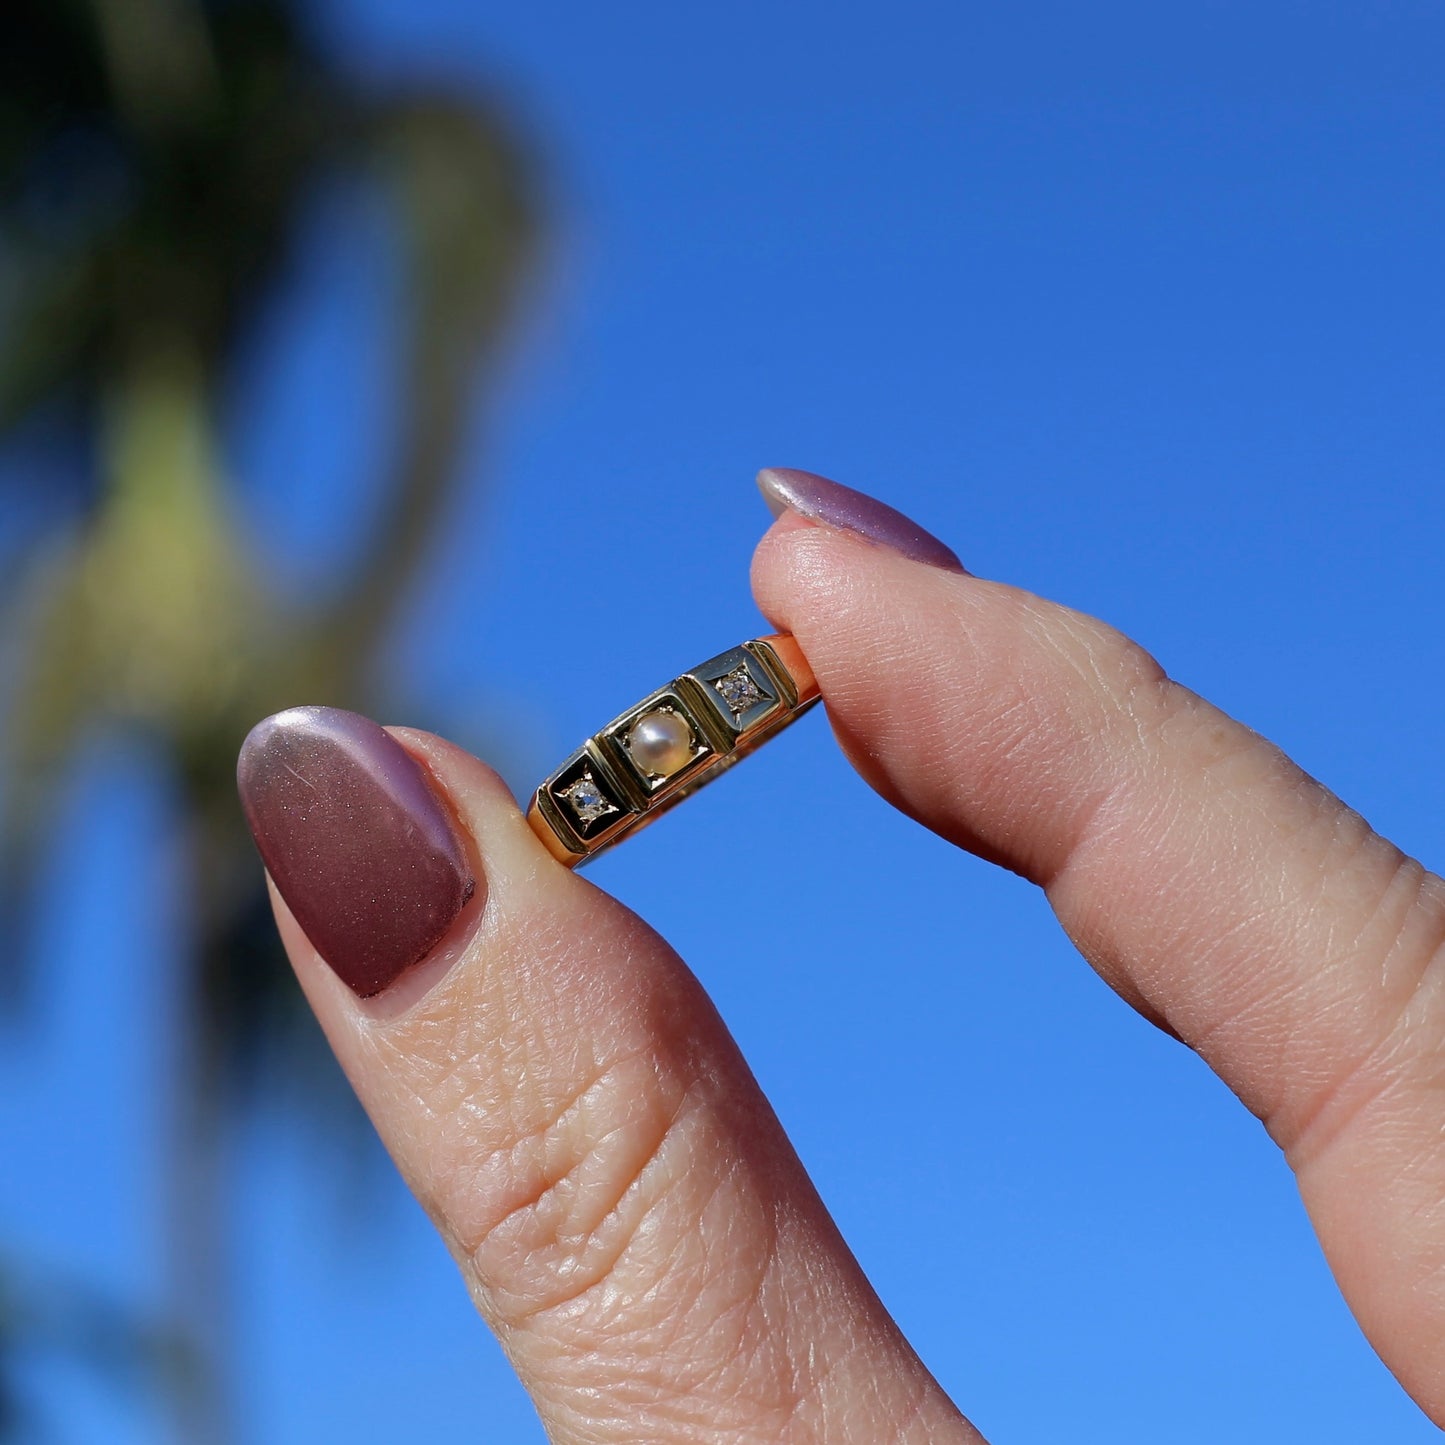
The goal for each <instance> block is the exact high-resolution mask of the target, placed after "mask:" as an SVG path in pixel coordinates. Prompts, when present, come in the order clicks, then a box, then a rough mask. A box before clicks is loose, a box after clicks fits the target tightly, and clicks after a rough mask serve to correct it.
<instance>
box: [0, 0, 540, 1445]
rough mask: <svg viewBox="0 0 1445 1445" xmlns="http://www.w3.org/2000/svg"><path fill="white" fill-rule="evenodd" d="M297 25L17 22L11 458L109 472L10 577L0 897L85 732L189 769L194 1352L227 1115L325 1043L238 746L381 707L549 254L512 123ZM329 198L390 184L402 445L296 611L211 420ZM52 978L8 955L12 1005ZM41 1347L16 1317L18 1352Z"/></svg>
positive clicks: (6, 1331)
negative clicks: (29, 453)
mask: <svg viewBox="0 0 1445 1445" xmlns="http://www.w3.org/2000/svg"><path fill="white" fill-rule="evenodd" d="M304 21H305V17H304V15H303V14H302V13H301V8H300V5H299V4H298V3H294V0H210V3H195V0H7V3H6V6H5V9H4V13H3V18H0V435H4V433H5V432H6V431H11V432H13V430H14V429H15V428H16V427H18V426H20V425H21V424H23V423H24V422H25V421H26V420H27V419H28V418H31V417H33V416H34V415H36V414H37V413H41V414H44V415H46V416H47V417H49V418H51V419H52V420H53V419H55V418H57V417H58V418H61V419H62V421H63V429H64V430H65V431H66V432H67V433H68V435H69V436H70V438H72V439H73V438H76V437H78V438H80V439H81V440H82V442H83V445H84V449H85V455H86V456H87V457H88V458H89V459H90V463H91V466H90V478H89V480H88V482H87V484H86V485H85V486H84V487H82V488H81V489H80V494H81V495H82V496H83V497H84V507H83V511H84V515H83V516H82V517H80V518H79V519H77V520H76V521H75V522H74V524H73V525H67V526H66V527H64V528H62V529H60V530H58V532H57V533H56V534H55V535H53V536H51V537H49V538H47V539H46V545H45V546H44V547H43V548H39V549H37V550H36V553H35V555H34V556H33V557H32V558H31V560H30V564H29V565H27V566H25V567H23V568H21V569H20V570H19V571H18V572H17V573H16V574H15V575H12V576H10V577H7V578H0V605H3V607H4V609H5V618H6V621H7V623H8V627H9V631H10V633H11V635H12V636H14V637H16V638H18V640H19V659H20V660H19V665H18V675H17V679H16V681H17V686H16V687H15V688H14V689H13V692H12V696H11V699H10V703H9V705H8V707H7V708H6V711H5V715H4V716H3V718H0V729H3V731H0V739H3V744H4V747H5V750H6V751H5V755H4V761H5V765H6V769H7V774H8V778H7V786H6V789H5V795H4V797H5V811H4V814H3V817H0V849H3V856H0V862H3V865H4V866H3V869H0V878H3V879H4V881H5V885H6V887H7V888H8V889H9V890H10V892H11V895H12V896H11V901H12V902H16V901H17V900H23V898H24V897H25V894H26V891H27V887H28V875H29V873H30V871H31V869H32V866H33V860H34V859H35V858H36V856H37V854H38V853H39V852H40V851H41V849H42V847H43V842H44V837H43V834H44V824H45V820H46V819H47V817H49V816H51V814H52V812H53V809H54V802H55V799H56V794H57V790H58V788H59V787H60V786H61V785H62V783H63V782H64V780H65V778H66V776H67V774H68V771H69V769H70V766H71V763H72V760H73V758H74V756H75V753H76V749H77V747H78V746H79V745H80V744H81V742H82V741H83V740H84V739H85V738H86V736H87V735H88V734H89V733H90V732H91V731H93V730H94V729H96V728H97V727H106V726H125V727H129V728H134V729H139V730H141V731H143V733H144V734H146V735H147V736H149V737H151V738H153V739H154V740H156V741H157V742H158V743H159V745H160V746H161V747H162V748H163V749H164V750H165V752H166V755H167V756H169V757H170V758H171V759H172V760H173V763H174V768H175V774H176V779H177V784H178V790H179V793H180V796H181V799H182V808H183V814H184V816H183V817H182V819H181V822H180V826H181V828H182V829H183V836H184V837H185V838H186V839H187V843H188V847H187V853H188V865H189V867H190V869H191V870H192V877H191V878H190V880H189V888H188V893H189V896H190V897H191V899H192V900H193V901H194V913H195V916H194V920H193V936H192V937H191V938H189V939H188V940H186V947H185V948H184V950H183V952H184V956H185V957H186V958H187V959H188V964H189V966H188V969H187V971H186V975H185V977H184V978H182V979H179V980H178V981H177V987H178V989H179V990H180V992H181V994H182V995H183V998H182V1002H183V1005H184V1007H183V1010H182V1015H183V1017H184V1019H185V1027H186V1029H187V1036H186V1038H185V1040H184V1048H182V1049H181V1050H179V1051H178V1056H179V1057H180V1058H181V1059H182V1060H183V1064H182V1067H183V1068H184V1069H185V1070H186V1073H187V1077H186V1078H184V1079H182V1080H179V1081H177V1087H176V1093H175V1096H176V1098H177V1099H178V1100H180V1101H182V1107H181V1108H180V1110H179V1111H178V1117H177V1119H176V1120H174V1121H171V1122H172V1127H173V1131H174V1147H173V1178H172V1180H171V1181H170V1184H171V1190H170V1193H171V1196H172V1197H171V1207H172V1209H173V1212H174V1219H173V1221H172V1224H173V1228H172V1230H171V1239H172V1246H171V1247H172V1249H173V1250H174V1252H175V1255H176V1257H175V1259H174V1260H173V1272H174V1275H175V1280H174V1293H175V1295H176V1309H177V1316H178V1318H177V1320H176V1321H175V1322H174V1324H175V1326H176V1327H177V1328H178V1329H183V1330H184V1329H189V1330H190V1331H191V1333H192V1334H195V1335H204V1334H205V1333H206V1332H207V1331H208V1330H210V1331H211V1332H212V1333H214V1329H215V1327H214V1325H213V1324H211V1323H209V1321H211V1320H213V1318H215V1317H217V1316H223V1315H224V1309H223V1308H222V1306H221V1304H220V1302H218V1299H217V1296H218V1295H223V1294H224V1290H225V1281H224V1278H223V1264H222V1263H220V1262H218V1261H219V1260H221V1259H222V1258H223V1256H224V1253H225V1246H224V1215H223V1206H222V1204H221V1200H222V1199H223V1197H224V1192H223V1188H222V1182H221V1180H220V1179H219V1177H218V1175H219V1173H220V1171H221V1170H222V1168H223V1164H222V1162H221V1161H222V1158H223V1151H222V1150H221V1148H220V1145H219V1143H218V1140H219V1139H220V1138H221V1137H223V1135H224V1126H225V1123H226V1119H227V1115H228V1111H229V1110H230V1109H232V1108H233V1107H234V1106H235V1105H236V1104H237V1103H238V1102H241V1101H243V1100H244V1098H245V1088H244V1085H245V1083H246V1081H247V1080H248V1078H249V1077H250V1068H249V1066H250V1064H251V1062H252V1061H253V1060H254V1059H255V1058H256V1057H258V1055H259V1054H260V1053H261V1052H262V1051H273V1050H274V1049H275V1048H276V1047H277V1044H276V1041H277V1040H278V1039H280V1040H281V1041H282V1047H283V1048H290V1049H292V1050H293V1052H294V1050H295V1048H296V1047H297V1046H298V1041H300V1045H299V1046H300V1047H302V1048H305V1047H308V1046H309V1045H310V1043H311V1041H312V1038H313V1035H312V1034H311V1032H310V1031H307V1030H303V1029H299V1028H297V1027H296V1026H295V1013H296V1009H297V1004H296V998H297V995H296V991H295V989H294V986H293V985H292V984H291V983H290V980H289V978H288V977H287V975H286V973H285V971H284V968H283V965H282V964H281V962H280V959H279V955H278V950H277V947H276V945H275V943H274V937H273V930H272V929H271V926H270V923H269V917H268V910H267V908H266V904H265V899H264V897H263V895H262V893H261V891H260V886H259V884H260V878H259V869H258V867H257V864H256V859H255V856H254V853H253V851H252V849H251V845H250V841H249V839H248V838H247V837H246V836H245V835H244V830H243V828H242V826H241V823H240V820H239V816H238V810H237V807H236V803H235V794H234V783H233V777H234V773H233V767H234V759H235V755H236V749H237V746H238V744H239V742H240V739H241V737H242V736H243V735H244V733H245V731H246V729H247V728H248V727H249V726H250V724H251V723H252V722H254V721H255V720H256V719H258V718H260V717H262V716H263V715H265V714H266V713H268V712H272V711H275V710H276V709H277V708H278V707H280V706H284V705H287V704H289V703H293V702H296V701H298V700H305V701H318V702H329V703H333V704H338V705H342V706H359V707H362V708H365V707H366V706H367V702H368V699H367V697H366V687H367V682H368V663H369V660H370V659H371V658H372V656H373V655H374V653H375V650H376V647H377V644H378V642H379V640H380V639H381V637H382V635H383V633H384V632H385V629H386V628H387V626H388V625H389V622H390V620H391V618H392V617H393V615H394V613H395V610H396V607H397V604H398V602H399V601H400V600H401V599H402V598H403V596H404V595H405V594H406V592H407V590H408V588H409V587H410V585H411V583H412V581H413V579H414V578H415V575H416V572H417V568H418V565H419V563H420V562H421V561H422V560H423V559H424V557H425V556H426V554H427V550H428V547H429V545H430V543H431V541H432V539H433V536H434V533H435V531H436V528H437V524H438V521H439V519H440V518H441V516H442V514H443V512H444V510H445V507H446V505H447V501H448V496H449V491H450V489H451V487H452V485H453V483H454V481H455V478H456V470H457V452H458V445H459V442H460V439H461V436H462V432H463V427H464V425H465V423H466V420H467V414H468V411H469V410H470V405H471V402H472V401H473V399H474V395H475V380H476V375H477V369H478V364H479V363H480V362H481V361H483V360H484V359H485V357H486V355H487V354H488V352H489V350H490V348H491V347H492V346H493V345H494V344H495V342H496V341H497V339H498V338H499V336H500V334H501V332H502V330H503V325H504V322H505V320H506V319H507V314H508V310H509V304H510V302H511V300H512V298H513V297H514V296H515V295H516V293H517V291H518V287H519V280H520V277H521V273H522V270H523V267H524V264H525V261H526V259H527V257H528V256H529V254H530V252H531V243H532V234H533V227H534V223H533V207H532V204H531V199H530V193H529V188H528V185H527V174H528V172H527V166H526V158H525V156H524V154H523V153H522V150H521V148H520V147H519V146H518V145H517V144H516V142H515V140H514V139H513V138H512V137H511V135H510V134H509V132H508V130H507V128H506V126H505V125H504V124H503V122H502V120H501V118H500V116H499V115H498V114H496V113H495V112H493V111H492V110H490V109H489V108H488V107H487V106H486V105H485V104H482V103H479V101H478V100H477V99H476V98H475V97H459V96H454V95H448V94H442V93H432V92H428V91H426V90H423V89H419V88H416V87H408V88H405V89H398V90H393V91H389V92H388V91H379V90H377V89H376V88H374V87H373V88H368V87H365V86H362V85H360V84H359V83H358V82H356V81H355V80H353V79H352V78H350V77H348V76H347V75H346V74H345V73H344V72H343V71H342V70H341V69H339V68H338V67H337V66H336V65H335V63H334V62H333V61H332V60H331V59H330V58H329V57H328V55H327V54H326V52H325V50H324V49H323V48H322V47H321V46H319V45H318V44H317V43H316V41H315V40H314V38H313V37H312V36H311V34H310V33H309V31H308V29H307V27H306V25H305V23H304ZM336 175H345V176H350V177H357V176H360V177H362V178H363V179H365V180H366V181H367V182H368V183H369V184H371V185H373V186H375V187H376V188H377V189H378V190H379V192H380V193H381V194H382V195H383V196H384V197H385V198H386V200H387V202H388V205H389V207H390V213H391V214H392V215H393V216H394V218H395V220H396V222H397V228H396V229H397V234H398V236H399V238H400V244H401V248H402V251H403V260H404V271H405V277H406V282H407V313H406V318H405V320H406V326H405V331H404V335H405V344H404V346H403V348H402V354H401V355H399V356H398V357H397V383H396V384H397V387H398V390H399V393H400V395H401V398H402V403H403V404H402V406H401V407H400V408H399V413H400V415H401V417H402V430H403V435H402V437H401V445H400V446H399V447H398V448H397V451H396V455H397V457H398V463H397V471H396V475H395V476H394V477H392V478H391V480H390V484H389V486H388V488H387V490H386V494H385V495H386V500H385V503H384V505H383V507H382V513H381V516H380V517H379V519H378V524H377V526H376V527H375V529H374V530H373V532H372V534H371V539H370V542H369V544H368V546H367V548H366V550H365V553H364V555H363V557H362V558H361V560H360V562H359V564H358V565H357V566H356V567H355V568H354V569H353V571H352V572H351V575H350V576H349V577H348V579H347V580H346V582H345V584H344V586H343V587H342V588H340V589H339V590H337V591H329V592H328V593H327V595H326V598H325V599H324V600H318V601H315V602H312V603H309V604H307V606H308V607H309V610H306V609H304V608H301V607H300V606H298V605H296V604H289V603H288V605H287V606H286V607H285V608H284V609H283V608H282V607H281V606H280V605H279V604H278V603H277V602H275V601H274V600H273V599H272V598H271V597H270V596H269V595H268V593H267V590H266V587H265V585H264V582H263V580H262V579H263V569H262V568H260V567H259V566H257V565H256V563H255V562H254V561H253V559H252V558H251V557H249V556H248V555H247V552H246V549H245V547H244V545H243V544H242V541H241V539H240V538H239V537H238V536H237V535H236V532H235V530H234V528H233V525H232V512H233V508H232V505H231V503H230V500H229V499H228V497H227V496H226V491H225V489H226V476H225V465H224V460H223V458H222V457H221V456H220V455H219V452H218V444H217V439H216V435H217V429H216V415H217V412H218V409H219V402H220V398H221V396H222V395H223V393H224V390H225V387H226V384H227V378H228V369H229V361H230V358H231V355H232V352H233V350H234V347H235V345H236V342H237V340H238V338H239V337H241V336H243V335H244V334H245V331H246V328H247V326H248V324H249V323H250V322H251V320H252V319H253V318H254V316H255V314H256V311H257V308H258V305H259V304H260V303H261V302H262V301H263V300H264V299H265V298H266V296H267V294H268V291H269V289H270V288H271V287H272V286H273V285H274V283H275V282H276V280H277V278H278V276H279V274H280V272H281V269H282V267H283V265H284V262H285V260H286V257H287V248H288V244H289V242H290V241H291V239H292V238H293V236H294V235H295V233H296V231H297V228H298V225H299V222H300V220H301V218H302V216H303V213H304V211H305V208H306V206H307V204H308V202H309V200H310V198H311V197H312V196H313V195H314V193H315V191H316V189H317V187H318V185H319V184H320V183H322V182H324V181H325V180H327V179H329V178H331V177H334V176H336ZM33 964H34V960H32V959H29V958H27V956H26V952H25V950H24V949H23V948H7V949H4V950H0V967H4V968H6V969H9V970H10V978H9V982H10V983H12V984H17V983H21V984H23V983H24V981H25V979H26V978H27V976H33ZM27 970H28V971H29V974H28V975H27ZM18 992H19V996H20V997H21V998H22V999H23V988H22V989H20V990H19V991H18ZM238 1085H239V1086H240V1087H238ZM6 1297H9V1296H8V1295H7V1294H6V1292H5V1290H4V1279H3V1265H0V1298H6ZM82 1313H83V1312H82ZM19 1328H20V1326H19V1325H18V1324H17V1322H16V1319H15V1318H12V1317H11V1316H10V1315H9V1314H7V1315H5V1316H4V1318H3V1320H0V1351H3V1350H4V1348H5V1346H6V1345H7V1344H9V1345H11V1346H13V1345H14V1344H15V1343H16V1340H17V1334H16V1332H17V1330H18V1329H19ZM82 1333H83V1331H82ZM189 1347H191V1348H193V1349H194V1350H195V1351H197V1352H198V1358H200V1359H201V1360H202V1362H203V1366H205V1367H206V1368H208V1369H209V1371H210V1373H211V1376H212V1378H210V1379H209V1380H206V1379H205V1378H204V1375H205V1368H203V1369H202V1370H201V1372H200V1373H201V1376H202V1380H201V1384H200V1385H199V1386H197V1387H196V1388H195V1389H193V1390H190V1391H181V1392H180V1394H181V1395H183V1396H188V1398H186V1399H185V1400H183V1401H182V1403H181V1404H179V1405H178V1406H177V1408H176V1411H175V1414H176V1428H177V1430H178V1432H179V1433H180V1434H181V1435H182V1437H183V1438H186V1439H222V1438H225V1436H226V1434H227V1428H226V1423H225V1413H226V1412H225V1405H224V1393H225V1392H224V1388H223V1384H222V1382H221V1381H220V1380H219V1379H218V1378H215V1376H216V1374H217V1371H218V1369H219V1365H218V1359H217V1357H218V1354H219V1352H220V1348H221V1346H220V1342H219V1341H218V1340H216V1339H214V1338H213V1339H211V1340H209V1341H208V1340H206V1339H204V1338H195V1339H191V1340H190V1343H189ZM0 1378H7V1379H8V1378H12V1377H11V1376H10V1375H8V1374H7V1373H6V1372H5V1370H4V1361H3V1360H0ZM12 1398H13V1396H12V1395H11V1394H10V1393H8V1392H0V1402H4V1401H8V1400H10V1399H12ZM3 1436H4V1419H3V1418H0V1438H3Z"/></svg>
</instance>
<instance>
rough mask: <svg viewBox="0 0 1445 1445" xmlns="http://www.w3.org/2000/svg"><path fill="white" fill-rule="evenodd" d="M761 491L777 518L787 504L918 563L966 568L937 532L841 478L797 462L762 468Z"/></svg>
mask: <svg viewBox="0 0 1445 1445" xmlns="http://www.w3.org/2000/svg"><path fill="white" fill-rule="evenodd" d="M758 490H759V491H760V492H762V494H763V500H764V501H765V502H766V503H767V504H768V508H769V510H770V511H771V512H772V514H773V515H774V516H775V517H776V516H778V515H779V514H780V513H781V512H782V511H783V509H784V508H787V509H788V510H789V511H793V512H796V513H797V514H798V515H799V516H800V517H808V518H810V519H811V520H812V521H814V522H822V523H823V524H824V525H825V526H829V527H841V528H843V530H844V531H848V532H855V533H857V534H858V536H860V537H865V538H867V540H868V541H870V542H876V543H877V544H878V545H879V546H880V547H887V548H888V549H889V550H890V551H893V552H899V553H901V554H902V555H903V556H905V557H910V558H912V559H913V561H915V562H927V563H928V565H929V566H930V567H942V568H943V569H944V570H945V571H948V572H962V571H963V570H964V566H963V563H962V562H960V561H959V560H958V555H957V553H955V552H954V550H953V549H952V548H951V547H946V546H945V545H944V544H943V543H942V542H940V541H939V540H938V538H937V537H935V536H934V535H933V533H932V532H925V531H924V530H923V528H922V527H920V526H919V525H918V523H917V522H915V521H913V520H912V518H910V517H905V516H904V515H903V513H902V512H900V511H898V510H897V509H896V508H894V507H890V506H889V505H888V504H887V503H886V502H880V501H879V500H878V499H877V498H876V497H870V496H868V495H866V494H865V493H863V492H856V491H854V490H853V488H852V487H845V486H844V485H843V484H842V483H841V482H830V481H829V480H828V479H827V477H820V476H818V475H817V474H816V473H814V472H800V471H795V470H794V469H793V468H792V467H765V468H764V469H763V470H762V471H760V472H759V473H758Z"/></svg>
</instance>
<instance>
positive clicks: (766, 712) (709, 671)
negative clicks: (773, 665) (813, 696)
mask: <svg viewBox="0 0 1445 1445" xmlns="http://www.w3.org/2000/svg"><path fill="white" fill-rule="evenodd" d="M688 676H689V677H692V678H694V679H695V680H696V681H697V682H698V683H699V684H700V685H701V691H702V694H703V696H704V697H705V698H706V699H707V701H708V704H709V706H710V707H711V708H712V710H713V712H714V713H715V714H716V716H717V718H718V720H719V721H720V722H721V723H722V724H723V726H724V727H725V728H726V729H727V731H728V733H729V734H731V735H733V736H741V735H742V734H743V733H746V732H748V731H750V730H751V729H752V728H754V727H756V726H757V725H758V724H759V723H760V722H762V721H764V719H766V718H769V717H771V716H772V715H773V714H774V713H775V712H776V711H777V710H778V708H779V707H781V705H782V702H781V699H780V697H779V695H778V685H777V683H776V682H774V681H773V679H772V678H771V677H769V676H768V674H767V672H766V671H765V670H764V668H763V665H762V663H760V662H759V661H758V659H757V658H756V657H754V656H753V655H752V653H750V652H748V651H747V649H746V648H742V647H734V648H732V649H730V650H729V651H727V652H724V653H721V654H719V655H718V656H717V657H714V658H712V659H710V660H709V661H707V662H705V663H703V664H702V666H701V667H697V668H694V669H693V670H692V672H690V673H689V674H688Z"/></svg>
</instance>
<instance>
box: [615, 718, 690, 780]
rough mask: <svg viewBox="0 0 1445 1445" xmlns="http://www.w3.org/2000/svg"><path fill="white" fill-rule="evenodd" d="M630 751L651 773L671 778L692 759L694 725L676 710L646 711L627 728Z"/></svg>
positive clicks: (644, 768) (636, 760)
mask: <svg viewBox="0 0 1445 1445" xmlns="http://www.w3.org/2000/svg"><path fill="white" fill-rule="evenodd" d="M627 751H628V752H629V753H630V754H631V755H632V761H633V762H634V763H636V764H637V766H638V767H639V768H641V769H642V771H643V772H644V773H646V774H647V775H648V776H649V777H653V778H670V777H671V776H672V775H673V774H674V773H675V772H676V771H677V770H678V769H679V768H682V767H686V766H687V764H688V763H689V762H691V761H692V729H691V728H690V727H688V725H687V724H686V723H685V722H684V721H683V720H682V719H681V718H680V717H678V715H677V714H676V713H675V712H664V711H663V710H662V709H660V708H659V709H658V710H656V711H654V712H645V713H643V714H642V716H641V717H640V718H638V719H637V721H636V722H635V723H633V724H632V726H631V727H630V728H628V730H627Z"/></svg>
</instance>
